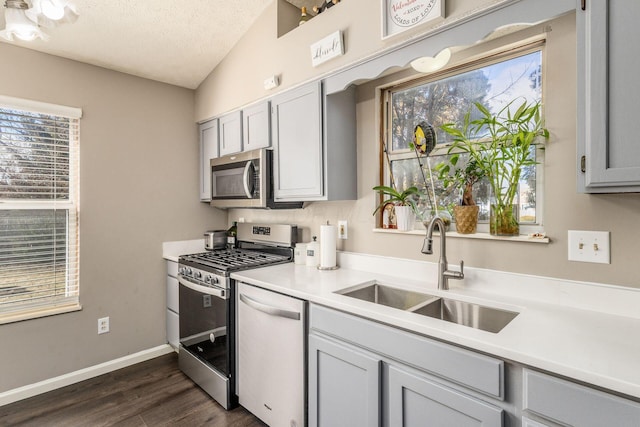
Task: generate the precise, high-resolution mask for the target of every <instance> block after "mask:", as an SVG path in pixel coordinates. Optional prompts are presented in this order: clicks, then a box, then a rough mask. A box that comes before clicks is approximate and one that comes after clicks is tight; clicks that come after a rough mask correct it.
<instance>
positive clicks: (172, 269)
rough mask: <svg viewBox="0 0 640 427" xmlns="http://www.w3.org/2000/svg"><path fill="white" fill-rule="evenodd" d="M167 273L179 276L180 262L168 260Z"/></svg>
mask: <svg viewBox="0 0 640 427" xmlns="http://www.w3.org/2000/svg"><path fill="white" fill-rule="evenodd" d="M167 275H169V276H171V277H178V263H177V262H175V261H167Z"/></svg>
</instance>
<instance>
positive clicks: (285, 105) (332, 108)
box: [271, 82, 357, 202]
mask: <svg viewBox="0 0 640 427" xmlns="http://www.w3.org/2000/svg"><path fill="white" fill-rule="evenodd" d="M355 105H356V104H355V89H354V88H353V87H351V88H349V89H346V90H344V91H341V92H337V93H335V94H331V95H328V96H325V95H323V93H322V85H321V83H320V82H313V83H309V84H306V85H303V86H300V87H298V88H296V89H293V90H290V91H287V92H284V93H282V94H279V95H276V96H275V97H274V98H273V99H272V100H271V133H272V142H273V148H274V165H273V166H274V196H275V199H276V201H296V202H299V201H303V202H304V201H317V200H354V199H356V198H357V193H356V172H357V171H356V125H355V123H356V113H355Z"/></svg>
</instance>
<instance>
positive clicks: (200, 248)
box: [162, 239, 205, 262]
mask: <svg viewBox="0 0 640 427" xmlns="http://www.w3.org/2000/svg"><path fill="white" fill-rule="evenodd" d="M204 251H205V249H204V239H194V240H180V241H176V242H164V243H163V244H162V257H163V258H164V259H166V260H167V261H174V262H178V257H179V256H180V255H188V254H197V253H200V252H204Z"/></svg>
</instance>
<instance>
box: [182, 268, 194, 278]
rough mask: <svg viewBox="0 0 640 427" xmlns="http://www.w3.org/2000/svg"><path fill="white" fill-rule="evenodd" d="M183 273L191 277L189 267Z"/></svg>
mask: <svg viewBox="0 0 640 427" xmlns="http://www.w3.org/2000/svg"><path fill="white" fill-rule="evenodd" d="M184 273H185V274H186V275H187V276H191V275H192V274H193V270H191V268H190V267H187V268H186V270H185V271H184Z"/></svg>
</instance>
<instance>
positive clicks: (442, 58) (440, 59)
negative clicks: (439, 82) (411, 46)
mask: <svg viewBox="0 0 640 427" xmlns="http://www.w3.org/2000/svg"><path fill="white" fill-rule="evenodd" d="M450 59H451V49H449V48H446V49H442V50H441V51H440V53H438V54H437V55H436V56H423V57H422V58H418V59H416V60H414V61H412V62H411V66H412V67H413V69H414V70H416V71H418V72H420V73H433V72H434V71H438V70H439V69H441V68H442V67H444V66H445V65H447V64H448V63H449V60H450Z"/></svg>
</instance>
